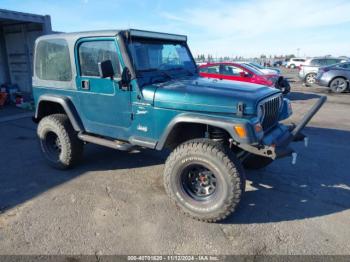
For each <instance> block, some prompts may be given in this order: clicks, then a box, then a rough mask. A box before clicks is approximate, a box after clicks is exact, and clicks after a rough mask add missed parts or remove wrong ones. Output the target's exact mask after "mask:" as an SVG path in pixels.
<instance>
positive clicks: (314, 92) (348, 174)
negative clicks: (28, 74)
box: [0, 71, 350, 254]
mask: <svg viewBox="0 0 350 262" xmlns="http://www.w3.org/2000/svg"><path fill="white" fill-rule="evenodd" d="M285 75H286V76H287V77H289V78H290V81H291V82H292V93H291V94H290V95H288V97H289V98H290V99H291V100H292V101H293V105H294V112H295V114H294V117H293V119H292V120H293V121H298V120H299V119H300V118H301V116H302V114H303V113H304V112H306V111H307V110H308V108H309V107H310V106H311V105H312V103H314V102H315V101H316V99H317V97H319V95H327V96H328V101H327V103H326V105H325V106H324V107H323V108H322V110H321V111H320V112H319V114H318V115H317V116H316V117H315V118H314V119H313V121H312V122H311V124H310V125H309V127H308V128H307V129H306V133H307V135H309V137H310V146H309V148H304V146H303V144H302V143H299V144H297V145H296V146H295V149H296V150H297V151H298V152H299V157H298V162H297V164H296V165H295V166H292V165H291V159H290V158H286V159H282V160H279V161H278V162H275V163H273V164H272V165H271V166H269V167H267V168H266V169H264V170H261V171H259V172H247V178H248V181H247V192H246V194H245V196H244V198H243V201H242V203H241V205H240V208H239V209H238V210H237V212H236V213H235V214H233V215H232V216H231V217H229V218H228V219H227V220H225V221H224V222H222V223H217V224H205V223H201V222H197V221H194V220H192V219H190V218H187V217H186V216H184V215H182V214H181V213H180V212H179V211H177V210H176V208H175V207H174V205H173V204H172V203H171V202H170V201H169V199H168V197H167V195H166V194H165V191H164V188H163V181H162V172H163V162H164V158H165V157H166V156H165V154H162V153H158V152H153V151H148V150H145V151H142V152H141V153H134V154H130V153H123V152H116V151H113V150H110V149H105V148H102V147H98V146H94V145H88V146H87V147H86V151H85V158H84V162H83V163H82V164H81V165H80V166H79V167H77V168H76V169H74V170H71V171H68V172H61V171H57V170H53V169H51V168H50V167H48V166H47V165H46V164H45V162H44V161H43V159H42V157H41V156H40V152H39V149H38V146H37V141H36V135H35V128H36V127H35V125H34V124H33V123H32V122H31V120H30V119H29V118H23V119H17V120H13V121H6V122H0V134H1V136H0V145H1V146H0V254H349V250H350V237H349V236H350V219H349V217H350V210H349V208H350V171H349V170H350V161H349V160H350V159H349V156H350V114H349V112H350V94H349V93H348V94H340V95H335V94H328V93H327V92H326V91H325V90H324V89H323V88H316V87H312V88H306V87H302V86H301V84H300V83H299V82H298V80H297V79H296V77H295V75H296V74H295V71H288V72H285Z"/></svg>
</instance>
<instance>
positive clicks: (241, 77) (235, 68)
mask: <svg viewBox="0 0 350 262" xmlns="http://www.w3.org/2000/svg"><path fill="white" fill-rule="evenodd" d="M199 75H200V76H202V77H208V78H217V79H221V80H223V79H225V80H234V81H241V82H248V83H253V84H259V85H265V86H269V87H275V88H278V89H281V91H283V93H284V94H287V93H288V92H289V91H290V85H289V83H288V81H287V80H286V79H284V78H283V77H282V76H279V75H277V74H274V75H265V74H264V73H263V72H261V71H259V70H257V69H255V68H253V67H250V66H249V65H247V64H239V63H231V62H230V63H208V64H206V65H201V66H199Z"/></svg>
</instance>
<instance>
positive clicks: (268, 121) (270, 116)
mask: <svg viewBox="0 0 350 262" xmlns="http://www.w3.org/2000/svg"><path fill="white" fill-rule="evenodd" d="M280 105H281V96H275V97H272V98H270V99H268V100H265V101H263V102H262V103H260V106H261V107H262V109H263V112H264V117H263V120H262V127H263V129H264V130H268V129H270V128H272V127H274V126H275V125H276V124H277V122H278V117H279V111H280Z"/></svg>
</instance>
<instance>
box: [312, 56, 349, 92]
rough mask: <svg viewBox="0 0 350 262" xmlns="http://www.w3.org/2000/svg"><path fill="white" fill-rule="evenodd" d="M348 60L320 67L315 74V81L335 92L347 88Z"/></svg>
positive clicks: (343, 90)
mask: <svg viewBox="0 0 350 262" xmlns="http://www.w3.org/2000/svg"><path fill="white" fill-rule="evenodd" d="M349 80H350V62H347V63H339V64H335V65H332V66H328V67H321V68H320V69H319V70H318V73H317V76H316V83H317V84H319V85H321V86H326V87H328V88H330V90H332V91H333V92H335V93H342V92H345V91H347V90H348V89H349Z"/></svg>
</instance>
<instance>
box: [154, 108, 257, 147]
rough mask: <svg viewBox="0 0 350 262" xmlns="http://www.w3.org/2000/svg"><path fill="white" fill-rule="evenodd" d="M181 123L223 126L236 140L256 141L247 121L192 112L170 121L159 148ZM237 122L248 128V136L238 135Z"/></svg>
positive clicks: (158, 145) (160, 140)
mask: <svg viewBox="0 0 350 262" xmlns="http://www.w3.org/2000/svg"><path fill="white" fill-rule="evenodd" d="M181 123H193V124H204V125H210V126H214V127H218V128H222V129H224V130H225V131H227V132H228V133H229V135H230V136H231V137H232V138H233V139H234V140H235V141H237V142H239V143H249V144H251V143H254V142H255V141H256V136H255V134H254V132H253V130H252V129H251V126H250V125H249V124H248V122H247V121H242V120H233V119H231V120H228V119H227V118H218V117H210V116H203V115H197V114H191V113H184V114H180V115H178V116H176V117H175V118H174V119H173V120H171V121H170V123H169V124H168V126H167V127H166V129H165V130H164V132H163V134H162V136H161V138H160V139H159V141H158V143H157V145H156V149H157V150H162V149H163V148H164V145H165V143H166V141H167V139H168V137H169V135H170V133H171V131H172V130H173V129H174V128H175V127H176V125H178V124H181ZM237 124H239V125H242V126H244V127H245V128H246V130H247V137H246V138H244V139H242V138H240V137H238V135H237V134H236V132H235V131H234V128H233V126H234V125H237Z"/></svg>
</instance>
